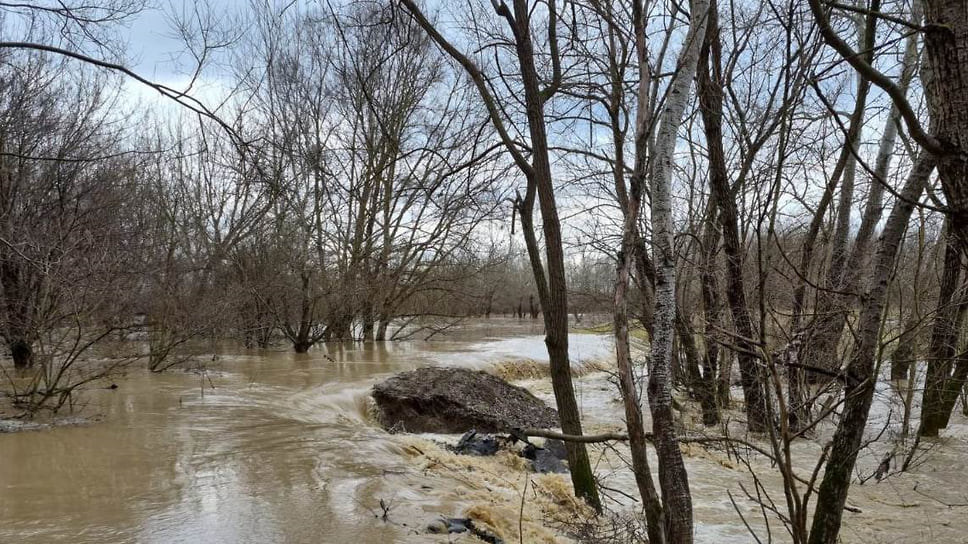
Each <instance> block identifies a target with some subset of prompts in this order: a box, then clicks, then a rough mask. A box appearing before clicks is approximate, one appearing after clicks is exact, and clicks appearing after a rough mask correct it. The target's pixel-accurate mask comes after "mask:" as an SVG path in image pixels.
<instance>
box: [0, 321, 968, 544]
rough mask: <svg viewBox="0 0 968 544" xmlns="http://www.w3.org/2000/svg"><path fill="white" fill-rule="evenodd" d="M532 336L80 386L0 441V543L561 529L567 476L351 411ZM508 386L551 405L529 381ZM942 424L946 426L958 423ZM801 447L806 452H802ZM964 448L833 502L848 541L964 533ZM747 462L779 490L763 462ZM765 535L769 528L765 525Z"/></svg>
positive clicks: (530, 349)
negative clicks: (45, 422) (389, 385)
mask: <svg viewBox="0 0 968 544" xmlns="http://www.w3.org/2000/svg"><path fill="white" fill-rule="evenodd" d="M540 332H541V331H540V330H539V329H538V328H535V325H533V324H532V322H530V321H524V322H518V321H517V320H501V319H494V320H490V321H488V322H477V323H472V324H469V325H468V326H465V327H463V328H462V329H460V330H457V331H454V332H453V333H451V334H448V335H439V336H437V337H435V338H434V339H433V340H431V341H408V342H400V343H387V344H375V345H374V344H353V345H346V346H342V347H332V346H331V347H328V348H319V349H317V350H313V351H311V352H310V353H308V354H305V355H297V354H294V353H291V352H288V351H262V352H256V351H245V350H243V349H237V350H233V349H225V350H223V351H222V352H221V353H219V354H218V357H217V359H216V361H214V362H213V363H211V365H210V369H209V371H208V373H207V374H205V375H201V374H196V373H191V372H183V371H172V372H168V373H164V374H155V375H152V374H149V373H147V372H144V371H141V370H131V371H129V372H128V374H127V375H126V376H125V377H123V378H121V379H119V380H118V381H117V383H118V385H119V387H118V389H116V390H98V391H91V392H88V393H87V394H86V396H85V397H84V398H85V402H86V406H84V408H83V413H84V414H85V415H90V416H96V417H97V419H98V421H97V422H95V423H92V424H88V425H78V426H59V427H55V428H53V429H52V430H39V431H25V432H19V433H9V434H0V459H2V463H0V542H22V543H48V542H71V543H105V542H111V543H127V542H132V543H133V542H144V543H177V542H186V543H188V542H191V543H197V542H205V543H237V542H266V543H268V542H291V543H318V542H333V543H337V542H374V543H376V542H379V543H383V542H400V543H405V542H438V541H439V542H463V541H465V540H458V539H456V538H454V537H447V536H433V535H427V534H425V532H424V528H425V527H426V526H427V525H428V524H430V523H432V522H433V521H434V520H435V519H438V518H439V517H440V516H462V515H466V514H467V513H468V511H471V512H472V513H474V514H475V515H477V516H480V517H483V518H487V517H491V518H493V519H492V521H493V523H494V524H495V525H496V526H498V527H499V528H501V527H503V529H504V531H505V532H506V533H507V534H506V535H505V536H507V537H509V540H511V541H513V542H517V541H519V539H518V535H517V531H518V529H519V526H520V527H521V528H522V530H523V531H524V533H525V537H526V538H525V539H524V541H549V542H553V541H561V540H565V538H564V537H563V536H562V532H563V530H562V529H561V526H560V525H558V526H557V528H556V519H555V518H556V516H557V514H560V513H562V512H563V513H566V514H567V515H568V516H574V515H575V511H577V510H580V506H578V505H576V504H573V503H569V500H570V499H569V497H568V496H567V490H568V486H567V479H565V478H563V477H561V476H560V475H533V476H532V477H530V478H529V477H528V476H527V475H526V474H525V472H523V471H521V470H519V469H520V468H521V467H520V466H515V463H516V462H517V461H516V460H515V459H516V458H514V457H513V456H504V457H501V456H499V457H497V458H489V459H466V458H465V459H460V458H458V457H457V456H454V455H453V454H450V453H449V452H446V451H445V450H444V449H443V448H440V447H439V445H437V444H436V443H434V442H432V441H431V439H434V438H438V439H439V438H442V437H431V436H407V435H390V434H387V433H385V432H384V431H382V430H381V429H379V428H378V427H377V426H376V425H375V424H374V423H373V422H372V419H371V418H370V417H369V413H368V410H369V404H368V401H367V399H368V391H369V388H370V387H371V386H372V384H373V383H375V382H376V381H377V380H379V379H381V378H383V377H386V376H388V375H390V374H393V373H395V372H399V371H402V370H409V369H412V368H416V367H419V366H424V365H452V366H464V367H471V368H486V367H490V366H493V365H495V364H497V363H502V362H507V361H511V360H522V359H528V360H534V361H536V362H537V363H538V364H539V365H540V364H541V362H542V361H543V360H546V356H545V353H544V345H543V338H542V336H540ZM611 350H612V347H611V341H610V338H609V337H608V336H607V335H606V336H601V335H593V334H573V335H572V336H571V354H572V357H573V359H574V360H575V362H576V363H581V362H595V361H607V360H608V359H609V357H610V353H611ZM519 383H521V384H522V385H524V386H526V387H528V388H530V389H531V390H532V391H534V392H535V393H536V394H537V395H538V396H539V397H541V398H544V399H546V400H548V401H549V402H552V403H553V401H552V398H551V388H550V384H549V383H548V382H547V380H546V379H544V378H541V377H531V378H528V379H524V380H522V381H520V382H519ZM576 390H577V392H578V395H579V402H580V405H581V406H582V411H583V414H584V417H585V421H586V426H587V427H588V428H589V429H592V430H598V429H603V430H604V429H621V426H622V420H621V407H620V405H619V404H618V403H617V396H618V395H617V392H616V390H615V388H614V387H613V386H612V384H611V383H610V382H609V376H608V374H607V373H605V372H590V373H585V374H584V375H583V376H582V377H581V378H579V379H578V380H577V384H576ZM884 394H885V395H886V394H887V393H884ZM956 423H957V424H956V425H955V426H954V428H955V434H958V432H959V431H958V430H959V429H960V430H961V431H963V430H964V429H965V425H964V421H963V419H958V420H957V422H956ZM964 434H965V433H964V432H961V436H963V435H964ZM800 447H801V448H802V452H801V454H802V457H803V459H804V463H805V465H806V463H807V462H808V461H809V460H810V459H812V458H813V457H815V456H816V454H817V453H818V451H819V450H818V448H819V446H818V445H817V444H816V443H812V442H805V443H804V444H802V445H801V446H800ZM623 452H624V450H623V449H622V447H621V446H620V445H619V446H617V447H616V448H615V449H610V450H606V449H603V448H600V447H596V448H593V450H592V454H593V463H594V464H595V465H596V467H597V469H596V470H597V471H598V473H599V475H600V477H601V478H602V481H603V482H604V483H605V484H606V485H607V486H608V487H609V488H611V489H613V490H617V491H612V492H610V493H609V497H611V506H612V507H613V508H614V509H616V510H618V511H626V512H634V511H635V504H634V503H633V502H632V500H631V499H629V498H627V497H625V496H624V495H623V493H625V494H628V495H630V496H634V494H635V491H634V489H635V488H634V483H633V481H632V479H631V475H630V473H629V472H628V470H627V468H625V465H624V463H623V462H622V461H621V460H620V456H621V455H622V454H623ZM966 459H968V448H966V446H965V441H964V440H963V438H950V437H949V438H947V439H945V442H944V444H942V447H939V448H938V449H937V451H935V452H933V453H932V454H931V455H930V457H929V458H927V459H926V460H925V461H924V463H923V464H922V465H921V466H920V467H919V469H918V470H917V472H914V473H911V474H905V475H901V476H897V477H893V478H891V479H889V480H887V481H886V482H883V483H880V484H874V483H873V482H869V483H868V484H866V485H864V486H854V488H853V489H852V493H851V498H850V500H849V504H851V505H852V506H855V507H856V508H858V509H860V512H861V513H856V514H848V516H847V518H846V526H845V531H844V533H843V535H844V539H845V541H847V542H914V541H921V540H922V539H931V540H932V541H933V542H966V541H968V536H964V535H965V534H966V532H968V521H966V520H968V516H966V514H968V509H966V508H965V507H964V506H960V504H962V503H965V502H968V499H965V498H964V496H963V495H966V494H968V493H966V492H965V490H966V488H968V486H966V485H965V483H964V480H965V476H964V474H965V471H966V470H968V467H966ZM754 462H755V463H757V465H756V466H757V467H758V468H759V469H760V471H761V473H762V475H763V480H764V482H765V484H766V485H767V486H775V485H777V483H778V481H779V479H778V477H777V475H776V474H775V470H772V469H771V467H770V466H769V463H768V462H767V461H765V460H763V459H758V460H754ZM687 463H688V466H689V473H690V483H691V485H692V489H693V494H694V497H695V502H696V522H697V542H713V541H715V542H738V543H739V542H751V541H753V539H752V537H751V536H750V535H749V533H748V532H747V530H746V528H745V526H744V524H743V522H742V520H741V519H740V518H739V516H738V515H737V513H736V511H735V508H734V506H733V504H732V502H731V501H730V498H729V494H732V495H733V498H734V499H735V501H736V502H737V504H738V507H739V508H740V509H741V511H743V512H744V514H746V515H747V517H748V518H750V523H751V524H752V525H753V526H754V527H758V528H761V529H762V528H764V524H763V522H762V519H761V515H760V513H759V510H758V509H757V508H755V506H754V505H753V504H752V503H751V502H750V501H749V500H747V499H746V497H745V495H744V494H743V491H742V490H741V487H740V485H746V486H748V485H749V482H750V478H749V475H748V471H747V470H746V468H745V467H743V466H739V465H738V464H737V463H736V462H735V461H733V460H730V459H729V458H727V456H726V455H725V454H720V453H718V452H707V451H705V450H702V449H701V448H695V447H692V446H690V447H689V448H687ZM871 463H875V464H876V459H864V460H863V461H862V466H863V468H864V469H865V470H866V467H867V465H870V464H871ZM806 466H809V465H806ZM951 482H956V483H955V484H952V483H951ZM526 485H528V486H530V487H529V490H528V491H527V492H525V491H524V487H525V486H526ZM915 488H916V489H915ZM776 489H778V488H776ZM522 494H524V499H526V500H525V501H524V502H525V505H523V506H522V505H521V503H522ZM779 498H781V497H780V496H779V495H778V496H777V499H779ZM556 512H557V513H556ZM519 515H520V517H521V518H523V519H519ZM384 517H385V518H386V519H384ZM558 517H560V516H558ZM558 521H559V522H560V521H561V520H560V519H559V520H558ZM771 532H772V535H773V538H774V541H778V542H784V541H786V540H785V537H786V536H787V535H786V534H785V533H784V532H783V529H782V526H781V525H779V524H778V523H776V524H773V525H772V527H771ZM761 536H765V532H764V533H763V534H762V535H761ZM464 538H465V539H466V541H467V542H472V541H473V540H472V539H471V538H470V537H464ZM959 539H960V540H959ZM764 541H765V540H764Z"/></svg>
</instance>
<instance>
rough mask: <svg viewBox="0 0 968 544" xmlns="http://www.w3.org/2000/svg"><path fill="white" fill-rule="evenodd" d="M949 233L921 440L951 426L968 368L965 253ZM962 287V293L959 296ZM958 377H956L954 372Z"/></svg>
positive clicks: (928, 370)
mask: <svg viewBox="0 0 968 544" xmlns="http://www.w3.org/2000/svg"><path fill="white" fill-rule="evenodd" d="M946 226H947V227H948V228H946V229H945V231H946V233H945V252H944V267H943V269H942V275H941V288H940V290H939V293H938V306H937V309H936V310H935V314H934V323H933V324H932V330H931V342H930V344H929V347H928V369H927V372H926V374H925V377H924V396H923V400H922V401H921V427H920V429H919V431H918V432H919V434H920V435H921V436H938V431H940V430H941V429H943V428H945V427H947V426H948V419H949V418H950V417H951V410H952V409H953V408H954V404H953V403H952V404H951V406H950V407H948V402H947V401H948V399H949V398H955V399H956V398H957V396H958V392H959V391H960V390H961V386H962V385H963V384H964V382H963V380H964V378H962V381H960V382H959V381H958V374H959V371H958V368H957V367H959V366H965V364H964V362H962V361H961V360H960V359H964V357H962V358H960V359H959V358H957V357H956V354H957V351H958V337H959V336H960V331H961V327H962V325H963V322H964V307H965V305H966V300H968V294H966V293H965V291H964V288H965V285H964V283H963V279H962V269H963V266H962V258H961V251H960V250H959V248H958V247H957V240H956V239H955V237H954V235H953V233H952V232H951V229H950V224H948V225H946ZM959 287H962V289H961V293H958V291H959V289H958V288H959ZM953 370H954V371H955V375H954V376H952V371H953Z"/></svg>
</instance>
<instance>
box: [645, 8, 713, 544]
mask: <svg viewBox="0 0 968 544" xmlns="http://www.w3.org/2000/svg"><path fill="white" fill-rule="evenodd" d="M710 14H711V11H710V3H709V1H708V0H692V1H691V2H690V20H689V31H688V33H687V34H686V37H685V38H684V41H683V47H682V50H681V51H680V53H679V58H678V62H677V63H676V66H677V67H678V70H677V72H676V74H675V76H674V79H673V80H672V82H671V83H670V84H669V90H668V93H667V96H666V102H665V107H664V109H663V111H662V114H661V116H660V124H659V131H658V133H657V135H656V143H655V148H654V149H655V156H654V162H653V167H652V195H651V196H652V255H653V260H654V262H655V272H656V274H655V311H654V312H653V314H654V319H655V324H654V335H653V338H652V350H651V358H650V361H649V362H650V365H649V384H648V392H649V408H650V410H651V412H652V429H653V433H654V435H655V448H656V452H657V456H658V460H659V483H660V487H661V489H662V502H663V504H664V506H665V532H666V538H667V541H668V542H675V543H682V544H689V543H691V542H692V541H693V525H692V497H691V495H690V492H689V477H688V474H687V473H686V467H685V464H684V463H683V460H682V452H681V451H680V450H679V440H678V437H677V436H676V425H675V415H674V413H673V410H672V344H673V338H674V335H675V320H676V269H675V250H674V246H673V243H672V236H673V224H672V193H671V181H672V170H673V151H674V149H675V144H676V139H677V136H678V129H679V125H680V124H681V122H682V115H683V113H684V111H685V108H686V101H687V100H688V98H689V89H690V88H691V87H692V80H693V78H694V77H695V75H696V67H697V64H698V60H699V49H700V47H701V45H702V42H703V40H702V37H703V36H704V35H705V33H706V22H707V19H708V17H709V16H710Z"/></svg>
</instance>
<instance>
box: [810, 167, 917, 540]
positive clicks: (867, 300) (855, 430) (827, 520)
mask: <svg viewBox="0 0 968 544" xmlns="http://www.w3.org/2000/svg"><path fill="white" fill-rule="evenodd" d="M934 166H935V158H934V156H932V155H930V154H928V153H923V154H922V155H921V157H919V158H918V160H917V162H916V163H915V165H914V167H913V169H912V170H911V173H910V174H909V176H908V179H907V181H906V182H905V184H904V188H903V189H902V190H901V198H899V199H898V200H897V203H896V204H895V205H894V209H893V210H892V211H891V215H890V216H889V217H888V219H887V223H886V224H885V226H884V231H883V232H882V233H881V238H880V244H879V246H878V248H877V253H876V254H875V256H874V267H873V272H872V274H871V279H870V284H869V285H868V288H867V293H866V294H865V296H864V297H863V301H864V303H863V304H862V306H861V309H860V315H859V317H858V319H857V326H856V341H855V345H854V347H853V351H852V354H851V358H850V362H849V364H848V366H847V369H846V371H845V378H844V382H845V383H844V409H843V413H842V415H841V418H840V422H839V423H838V425H837V430H836V431H835V433H834V436H833V439H832V441H831V444H830V453H829V456H828V457H827V465H826V471H825V472H824V476H823V480H822V481H821V483H820V488H819V490H818V493H817V506H816V509H815V510H814V514H813V525H812V526H811V530H810V539H809V541H808V542H809V544H836V542H837V536H838V534H839V533H840V525H841V520H842V518H843V513H844V505H845V504H846V502H847V491H848V489H849V488H850V479H851V477H852V476H853V472H854V465H855V463H856V461H857V453H858V451H859V450H860V447H861V442H862V440H863V438H864V430H865V428H866V426H867V416H868V413H869V411H870V406H871V401H872V400H873V398H874V389H875V387H874V386H875V383H876V381H877V376H876V375H875V367H876V357H877V353H878V351H879V350H878V345H879V343H880V325H881V313H882V312H883V310H884V303H885V299H886V295H887V288H888V285H889V284H890V281H891V275H892V271H893V268H894V259H895V258H896V257H897V253H898V248H899V247H900V245H901V239H902V238H903V236H904V230H905V228H906V226H907V222H908V219H910V217H911V212H912V210H913V209H914V203H915V202H917V200H918V198H919V197H920V195H921V192H922V191H923V190H924V187H925V185H926V183H927V180H928V177H929V176H930V175H931V171H932V170H933V169H934Z"/></svg>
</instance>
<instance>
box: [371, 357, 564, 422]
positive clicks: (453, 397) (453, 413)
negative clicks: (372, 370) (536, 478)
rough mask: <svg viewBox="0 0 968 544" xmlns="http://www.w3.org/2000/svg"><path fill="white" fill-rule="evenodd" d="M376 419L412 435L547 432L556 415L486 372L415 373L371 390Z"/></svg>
mask: <svg viewBox="0 0 968 544" xmlns="http://www.w3.org/2000/svg"><path fill="white" fill-rule="evenodd" d="M373 398H374V400H376V405H377V407H378V408H379V413H378V415H377V419H378V420H379V421H380V424H381V425H383V426H384V427H385V428H387V429H391V430H402V431H407V432H416V433H463V432H466V431H469V430H471V429H475V430H477V431H479V432H482V433H497V432H505V431H509V430H511V429H514V428H522V429H523V428H538V429H546V428H549V427H554V426H556V425H557V424H558V414H557V412H555V410H553V409H552V408H550V407H548V405H546V404H545V403H544V402H543V401H541V400H540V399H538V398H537V397H535V396H534V395H532V394H531V393H530V392H528V391H527V390H526V389H523V388H521V387H517V386H514V385H511V384H509V383H507V382H506V381H504V380H502V379H500V378H498V377H496V376H492V375H491V374H488V373H486V372H481V371H473V370H464V369H460V368H435V367H431V368H420V369H417V370H412V371H410V372H404V373H401V374H397V375H396V376H393V377H391V378H389V379H387V380H386V381H383V382H381V383H378V384H376V385H375V386H373Z"/></svg>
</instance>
